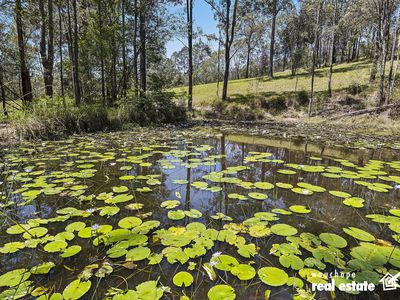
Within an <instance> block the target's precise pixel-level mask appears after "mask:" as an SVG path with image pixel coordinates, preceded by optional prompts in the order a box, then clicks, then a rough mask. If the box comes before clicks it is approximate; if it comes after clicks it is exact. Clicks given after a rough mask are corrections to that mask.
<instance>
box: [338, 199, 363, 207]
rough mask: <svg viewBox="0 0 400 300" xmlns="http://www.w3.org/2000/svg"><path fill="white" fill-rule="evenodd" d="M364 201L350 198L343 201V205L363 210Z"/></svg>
mask: <svg viewBox="0 0 400 300" xmlns="http://www.w3.org/2000/svg"><path fill="white" fill-rule="evenodd" d="M364 201H365V200H364V199H362V198H358V197H350V198H346V199H345V200H343V204H344V205H347V206H350V207H354V208H361V207H364V204H363V203H364Z"/></svg>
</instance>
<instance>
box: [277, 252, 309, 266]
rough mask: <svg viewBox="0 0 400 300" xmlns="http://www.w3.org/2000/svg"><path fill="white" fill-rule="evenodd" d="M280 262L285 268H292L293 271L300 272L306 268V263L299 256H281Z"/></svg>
mask: <svg viewBox="0 0 400 300" xmlns="http://www.w3.org/2000/svg"><path fill="white" fill-rule="evenodd" d="M279 262H280V264H281V265H282V266H284V267H285V268H292V269H293V270H300V269H302V268H304V263H303V261H302V259H301V258H300V257H298V256H297V255H293V254H289V255H281V256H280V257H279Z"/></svg>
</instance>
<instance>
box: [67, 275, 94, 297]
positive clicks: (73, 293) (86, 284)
mask: <svg viewBox="0 0 400 300" xmlns="http://www.w3.org/2000/svg"><path fill="white" fill-rule="evenodd" d="M91 285H92V283H91V282H90V280H88V281H81V280H80V279H76V280H74V281H72V282H71V283H70V284H68V285H67V287H66V288H65V289H64V291H63V293H62V295H63V298H64V299H65V300H75V299H79V298H81V297H83V296H84V295H85V294H86V293H87V292H88V291H89V290H90V287H91Z"/></svg>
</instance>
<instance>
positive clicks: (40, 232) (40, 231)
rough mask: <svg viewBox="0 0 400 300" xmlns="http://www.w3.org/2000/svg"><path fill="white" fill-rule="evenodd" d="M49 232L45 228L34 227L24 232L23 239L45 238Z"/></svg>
mask: <svg viewBox="0 0 400 300" xmlns="http://www.w3.org/2000/svg"><path fill="white" fill-rule="evenodd" d="M47 232H48V230H47V228H45V227H34V228H31V229H28V230H27V231H26V232H24V234H23V235H22V237H23V238H24V239H34V238H39V237H42V236H44V235H45V234H46V233H47Z"/></svg>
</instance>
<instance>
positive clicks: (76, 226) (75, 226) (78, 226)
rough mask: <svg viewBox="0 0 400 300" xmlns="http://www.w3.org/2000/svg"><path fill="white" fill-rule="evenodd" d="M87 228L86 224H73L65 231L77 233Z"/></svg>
mask: <svg viewBox="0 0 400 300" xmlns="http://www.w3.org/2000/svg"><path fill="white" fill-rule="evenodd" d="M85 227H86V224H85V223H84V222H73V223H71V224H69V225H67V226H66V227H65V231H67V232H75V231H79V230H81V229H83V228H85Z"/></svg>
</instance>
